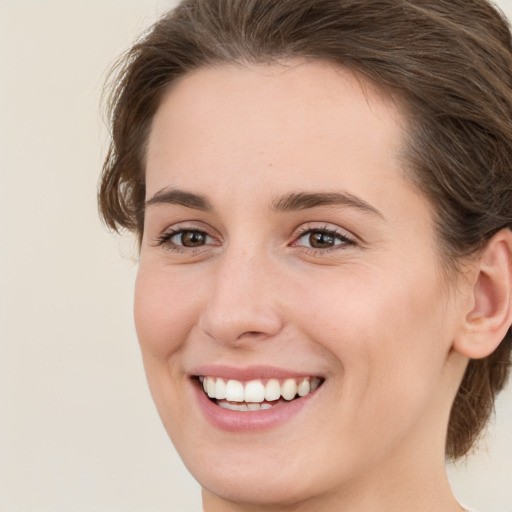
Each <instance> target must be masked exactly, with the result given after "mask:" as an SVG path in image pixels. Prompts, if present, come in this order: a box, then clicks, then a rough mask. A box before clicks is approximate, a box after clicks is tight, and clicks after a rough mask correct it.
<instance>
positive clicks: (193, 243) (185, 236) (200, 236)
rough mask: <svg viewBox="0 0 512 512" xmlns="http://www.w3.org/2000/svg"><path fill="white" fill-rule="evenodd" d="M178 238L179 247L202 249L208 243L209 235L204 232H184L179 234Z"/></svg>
mask: <svg viewBox="0 0 512 512" xmlns="http://www.w3.org/2000/svg"><path fill="white" fill-rule="evenodd" d="M177 238H178V239H179V242H180V243H179V244H178V245H183V246H184V247H200V246H201V245H204V244H205V243H206V238H207V235H206V233H203V232H202V231H182V232H181V233H178V236H177Z"/></svg>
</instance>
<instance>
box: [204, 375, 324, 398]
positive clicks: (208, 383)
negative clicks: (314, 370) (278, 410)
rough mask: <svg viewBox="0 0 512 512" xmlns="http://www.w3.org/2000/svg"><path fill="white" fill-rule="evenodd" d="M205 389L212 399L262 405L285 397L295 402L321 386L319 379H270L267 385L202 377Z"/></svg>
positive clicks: (256, 382)
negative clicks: (297, 397)
mask: <svg viewBox="0 0 512 512" xmlns="http://www.w3.org/2000/svg"><path fill="white" fill-rule="evenodd" d="M199 379H200V380H201V381H202V383H203V389H204V391H205V393H207V394H208V396H209V397H210V398H215V399H217V400H227V401H229V402H254V403H261V402H263V401H265V400H267V401H268V402H272V401H274V400H278V399H279V398H280V397H283V398H284V399H285V400H293V399H294V398H295V396H296V395H299V396H305V395H307V394H308V393H310V392H311V391H314V390H315V389H316V388H318V386H319V385H320V382H321V380H320V379H319V378H318V377H306V378H303V379H292V378H290V379H286V380H284V381H283V382H279V380H277V379H269V380H268V381H267V382H266V383H265V384H264V383H263V382H262V381H261V380H251V381H249V382H246V383H243V382H240V381H238V380H234V379H231V380H228V381H226V380H225V379H222V378H218V377H200V378H199Z"/></svg>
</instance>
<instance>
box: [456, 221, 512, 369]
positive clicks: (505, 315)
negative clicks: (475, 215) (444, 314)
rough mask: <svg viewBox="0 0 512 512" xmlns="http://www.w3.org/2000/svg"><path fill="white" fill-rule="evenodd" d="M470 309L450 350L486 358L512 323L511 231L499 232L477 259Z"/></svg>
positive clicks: (473, 357)
mask: <svg viewBox="0 0 512 512" xmlns="http://www.w3.org/2000/svg"><path fill="white" fill-rule="evenodd" d="M477 265H478V268H477V269H476V273H475V276H476V281H475V282H474V287H473V292H472V293H473V301H472V308H471V310H470V311H469V312H468V313H467V314H466V316H465V319H464V329H463V332H462V333H461V336H459V337H457V339H456V340H455V341H454V348H455V350H456V351H458V352H459V353H461V354H463V355H464V356H466V357H468V358H471V359H480V358H483V357H487V356H488V355H490V354H491V353H492V352H494V350H495V349H496V348H497V347H498V345H499V344H500V343H501V341H502V340H503V338H504V337H505V335H506V333H507V331H508V329H509V327H510V324H511V323H512V304H511V300H512V232H511V231H510V230H509V229H502V230H501V231H499V232H498V233H496V234H495V235H494V236H493V237H492V238H491V240H490V241H489V242H488V244H487V246H486V248H485V250H484V252H483V253H482V255H481V257H480V259H479V260H478V264H477Z"/></svg>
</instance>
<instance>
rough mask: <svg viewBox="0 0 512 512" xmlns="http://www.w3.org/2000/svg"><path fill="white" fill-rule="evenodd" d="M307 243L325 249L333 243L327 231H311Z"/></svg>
mask: <svg viewBox="0 0 512 512" xmlns="http://www.w3.org/2000/svg"><path fill="white" fill-rule="evenodd" d="M309 243H310V244H311V247H314V248H315V249H325V248H327V247H332V246H333V245H334V238H333V237H332V235H329V234H327V233H311V235H309Z"/></svg>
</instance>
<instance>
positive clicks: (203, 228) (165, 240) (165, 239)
mask: <svg viewBox="0 0 512 512" xmlns="http://www.w3.org/2000/svg"><path fill="white" fill-rule="evenodd" d="M186 231H197V232H199V233H203V234H204V235H206V236H207V237H208V238H210V239H212V240H214V241H218V236H216V233H215V234H213V233H212V231H213V230H212V229H211V228H210V227H209V226H207V225H205V224H204V223H202V222H195V221H186V222H179V223H177V224H173V225H171V226H168V227H166V228H165V229H164V230H162V231H161V232H160V233H159V234H158V235H157V236H156V237H155V238H154V240H153V245H154V246H155V247H165V248H167V249H169V250H174V251H176V252H197V251H201V250H204V248H205V247H210V246H212V245H219V244H217V243H213V244H212V243H205V244H204V245H200V246H197V247H187V246H184V245H179V244H175V243H173V242H171V239H172V238H173V237H174V236H176V235H178V234H180V233H183V232H186Z"/></svg>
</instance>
